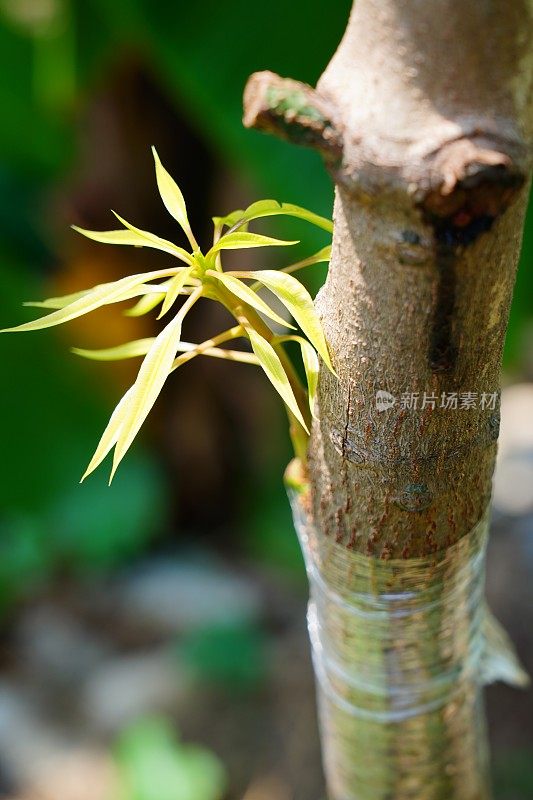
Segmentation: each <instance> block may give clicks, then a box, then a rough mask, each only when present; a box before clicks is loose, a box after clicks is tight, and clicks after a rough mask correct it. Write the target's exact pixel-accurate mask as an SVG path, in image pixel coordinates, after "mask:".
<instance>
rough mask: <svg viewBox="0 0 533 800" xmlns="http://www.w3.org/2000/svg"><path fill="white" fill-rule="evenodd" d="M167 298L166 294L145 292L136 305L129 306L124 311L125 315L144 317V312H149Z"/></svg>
mask: <svg viewBox="0 0 533 800" xmlns="http://www.w3.org/2000/svg"><path fill="white" fill-rule="evenodd" d="M164 299H165V294H164V293H163V292H162V293H156V294H145V295H144V296H143V297H141V298H140V300H138V301H137V302H136V303H135V305H134V306H132V307H131V308H128V309H127V310H126V311H124V316H125V317H142V316H143V314H148V313H149V312H150V311H152V310H153V309H154V308H155V307H156V306H158V305H159V303H162V302H163V300H164Z"/></svg>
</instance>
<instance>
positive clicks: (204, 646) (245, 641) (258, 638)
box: [179, 622, 266, 692]
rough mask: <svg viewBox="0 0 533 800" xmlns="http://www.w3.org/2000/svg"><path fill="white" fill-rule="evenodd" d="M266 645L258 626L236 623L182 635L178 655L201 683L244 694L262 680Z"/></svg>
mask: <svg viewBox="0 0 533 800" xmlns="http://www.w3.org/2000/svg"><path fill="white" fill-rule="evenodd" d="M265 645H266V642H265V639H264V635H263V633H262V631H261V630H260V629H259V628H258V627H257V626H255V625H251V624H249V623H238V622H236V623H234V624H226V625H212V626H210V627H207V628H199V629H197V630H193V631H191V632H189V633H188V634H185V635H183V636H181V637H180V641H179V654H180V657H181V659H182V660H183V662H184V663H186V664H188V665H189V666H190V667H191V668H192V670H193V671H194V674H195V675H197V676H198V677H199V678H200V679H201V680H204V681H206V682H207V683H212V684H216V685H218V686H221V687H223V688H225V689H226V690H229V691H231V692H247V691H250V690H251V689H254V688H256V687H257V686H259V685H260V684H261V682H262V680H263V679H264V677H265V670H266V661H265V658H266V646H265Z"/></svg>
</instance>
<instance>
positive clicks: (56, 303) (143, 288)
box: [22, 267, 186, 313]
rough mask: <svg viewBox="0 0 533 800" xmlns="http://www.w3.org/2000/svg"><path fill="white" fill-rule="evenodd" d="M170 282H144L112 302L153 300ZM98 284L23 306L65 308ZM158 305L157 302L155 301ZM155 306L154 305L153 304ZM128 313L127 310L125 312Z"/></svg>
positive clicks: (164, 290)
mask: <svg viewBox="0 0 533 800" xmlns="http://www.w3.org/2000/svg"><path fill="white" fill-rule="evenodd" d="M180 269H186V268H185V267H180ZM104 285H106V284H102V283H100V284H98V286H104ZM167 286H168V284H167V283H163V284H150V283H142V284H140V285H139V286H135V287H134V288H133V289H129V290H127V291H125V292H124V295H123V296H121V297H120V301H119V300H116V299H115V300H111V302H112V303H117V302H122V301H123V300H131V299H132V298H133V297H138V296H139V295H147V296H148V300H151V298H150V297H149V295H151V294H153V293H156V294H157V293H158V291H159V290H161V289H163V292H166V289H167ZM96 288H97V286H93V287H92V288H91V289H83V290H82V291H80V292H73V293H72V294H65V295H62V296H60V297H48V298H47V299H46V300H29V301H26V302H25V303H23V304H22V305H23V306H26V307H30V308H55V309H58V308H65V307H66V306H68V305H69V304H70V303H73V302H74V301H75V300H78V299H79V298H80V297H84V296H85V295H87V294H88V293H89V292H91V291H92V290H93V289H96ZM161 297H164V293H162V294H161ZM155 305H157V302H156V303H155ZM152 307H153V306H152ZM125 313H127V312H125Z"/></svg>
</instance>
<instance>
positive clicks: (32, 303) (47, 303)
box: [22, 289, 90, 308]
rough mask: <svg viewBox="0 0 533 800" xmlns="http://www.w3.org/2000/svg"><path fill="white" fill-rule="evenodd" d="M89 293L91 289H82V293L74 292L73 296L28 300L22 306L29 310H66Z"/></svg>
mask: <svg viewBox="0 0 533 800" xmlns="http://www.w3.org/2000/svg"><path fill="white" fill-rule="evenodd" d="M88 291H90V289H82V290H81V291H80V292H72V294H64V295H61V296H59V297H47V298H46V300H26V302H25V303H23V304H22V305H23V306H26V307H28V308H65V306H68V304H69V303H73V302H74V300H78V299H79V298H80V297H83V295H85V294H87V292H88Z"/></svg>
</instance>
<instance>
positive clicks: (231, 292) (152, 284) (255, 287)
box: [2, 148, 333, 482]
mask: <svg viewBox="0 0 533 800" xmlns="http://www.w3.org/2000/svg"><path fill="white" fill-rule="evenodd" d="M153 155H154V160H155V169H156V179H157V186H158V189H159V193H160V195H161V198H162V200H163V203H164V205H165V207H166V209H167V211H168V212H169V214H170V215H171V216H172V217H173V218H174V219H175V220H176V222H177V223H178V225H179V226H180V227H181V229H182V231H183V233H184V234H185V236H186V238H187V240H188V243H189V249H185V248H183V247H179V246H178V245H176V244H174V243H173V242H169V241H167V240H166V239H161V238H160V237H159V236H155V235H154V234H153V233H149V232H148V231H144V230H141V229H140V228H136V227H135V226H134V225H131V224H130V223H129V222H127V221H126V220H125V219H122V217H120V216H119V215H118V214H116V213H115V212H113V213H115V216H116V217H117V219H118V220H119V222H120V223H121V224H122V226H123V227H122V228H120V229H118V230H112V231H89V230H84V229H83V228H78V227H76V226H73V227H74V230H76V231H77V232H78V233H81V234H82V235H83V236H86V237H88V238H89V239H94V240H95V241H96V242H103V243H105V244H116V245H130V246H134V247H151V248H154V249H156V250H162V251H163V252H165V253H168V254H169V255H170V256H173V257H174V258H175V259H176V262H175V264H174V266H171V267H168V268H166V269H159V270H154V271H151V272H145V273H140V274H137V275H129V276H127V277H125V278H121V279H120V280H116V281H112V282H111V283H103V284H99V285H97V286H93V287H92V288H91V289H87V290H85V291H81V292H76V293H74V294H69V295H65V296H63V297H51V298H48V299H47V300H43V301H40V302H30V303H26V304H25V305H29V306H36V307H38V308H44V309H48V310H49V312H50V313H48V314H46V315H45V316H43V317H40V318H39V319H36V320H33V321H31V322H26V323H24V324H22V325H18V326H16V327H14V328H7V329H5V331H34V330H40V329H42V328H49V327H52V326H54V325H60V324H62V323H63V322H68V321H69V320H72V319H75V318H76V317H80V316H82V315H83V314H88V313H89V312H90V311H94V310H95V309H97V308H100V307H101V306H104V305H109V304H111V303H119V302H123V301H124V300H135V303H134V305H133V306H131V307H130V308H129V309H128V310H127V311H126V312H124V313H125V314H126V315H129V316H139V315H141V314H146V313H149V312H150V311H153V310H155V309H158V310H159V314H158V317H157V318H158V319H160V318H162V317H165V316H166V317H169V318H170V321H169V322H168V323H167V324H166V325H165V327H164V328H163V330H162V331H161V332H160V333H159V335H158V336H155V337H153V338H147V339H139V340H137V341H133V342H128V343H127V344H123V345H119V346H118V347H111V348H107V349H104V350H84V349H80V348H73V352H74V353H76V354H77V355H80V356H83V357H85V358H90V359H95V360H100V361H113V360H118V359H125V358H138V357H142V358H143V360H142V363H141V366H140V369H139V373H138V375H137V378H136V380H135V382H134V383H133V385H132V386H131V387H130V388H129V389H128V391H127V392H126V393H125V395H124V396H123V397H122V399H121V400H120V402H119V403H118V405H117V407H116V408H115V410H114V412H113V414H112V415H111V419H110V420H109V423H108V425H107V427H106V429H105V431H104V432H103V434H102V437H101V439H100V442H99V443H98V446H97V448H96V451H95V453H94V455H93V457H92V459H91V461H90V463H89V465H88V467H87V469H86V471H85V474H84V475H83V477H82V480H84V478H86V477H87V475H89V474H90V473H91V472H92V471H93V470H95V469H96V467H98V466H99V464H101V462H102V461H103V460H104V459H105V457H106V456H107V454H108V453H109V452H110V451H111V450H113V449H114V454H113V465H112V469H111V478H110V482H111V480H112V478H113V475H114V474H115V471H116V469H117V467H118V465H119V463H120V462H121V460H122V459H123V458H124V456H125V454H126V452H127V451H128V449H129V447H130V446H131V444H132V442H133V440H134V439H135V437H136V435H137V433H138V431H139V429H140V428H141V426H142V424H143V422H144V421H145V419H146V417H147V416H148V414H149V413H150V410H151V409H152V406H153V405H154V403H155V401H156V400H157V397H158V396H159V393H160V392H161V389H162V388H163V385H164V383H165V381H166V379H167V377H168V376H169V375H170V373H171V372H173V371H174V370H176V369H178V367H181V366H182V365H183V364H185V363H186V362H187V361H190V360H191V359H192V358H195V357H196V356H200V355H203V356H211V357H214V358H224V359H227V360H228V361H239V362H242V363H245V364H253V365H256V366H258V367H261V368H262V369H263V370H264V372H265V374H266V375H267V377H268V379H269V380H270V382H271V383H272V385H273V386H274V388H275V389H276V391H277V392H278V394H279V395H280V397H281V398H282V400H283V402H284V404H285V408H286V410H287V414H288V417H289V425H290V433H291V439H292V442H293V446H294V450H295V455H296V456H297V457H298V458H299V459H301V460H302V461H303V462H305V455H306V450H307V441H308V436H309V428H310V425H311V418H312V416H313V405H314V400H315V395H316V387H317V380H318V365H319V361H318V358H319V356H320V358H322V360H323V361H324V363H325V364H326V366H327V367H328V369H330V370H331V371H332V372H333V367H332V364H331V360H330V356H329V352H328V347H327V343H326V340H325V337H324V333H323V330H322V326H321V324H320V320H319V319H318V316H317V314H316V312H315V309H314V306H313V301H312V299H311V297H310V295H309V293H308V291H307V290H306V289H305V287H304V286H303V285H302V284H301V283H300V282H299V281H298V280H297V279H296V278H295V277H293V275H292V273H293V272H295V271H296V270H299V269H302V268H304V267H307V266H310V265H312V264H317V263H319V262H327V261H329V258H330V251H331V247H329V246H328V247H324V248H322V249H321V250H320V251H319V252H318V253H315V254H314V255H312V256H310V257H309V258H306V259H303V260H301V261H299V262H297V263H295V264H290V265H289V266H286V267H283V268H282V269H279V270H271V269H265V270H256V271H252V272H249V271H243V272H237V271H227V270H224V268H223V265H222V256H223V254H224V253H225V251H227V250H240V249H243V248H250V247H285V246H290V245H293V244H297V242H294V241H283V240H280V239H273V238H271V237H269V236H263V235H260V234H257V233H251V232H250V231H248V225H249V223H250V222H253V221H254V220H256V219H260V218H262V217H270V216H276V215H284V216H290V217H297V218H299V219H303V220H306V221H307V222H309V223H311V224H313V225H316V226H318V227H319V228H322V229H323V230H325V231H327V232H329V233H331V231H332V223H331V221H330V220H328V219H325V218H324V217H320V216H318V215H317V214H313V213H312V212H310V211H307V210H306V209H304V208H300V207H299V206H295V205H291V204H289V203H278V202H276V201H275V200H261V201H259V202H257V203H253V204H252V205H251V206H249V207H248V208H246V209H244V210H238V211H233V212H232V213H231V214H228V215H227V216H225V217H215V218H214V219H213V224H214V234H213V243H212V246H211V247H210V249H209V250H207V252H205V253H204V252H202V251H201V250H200V247H199V245H198V242H197V240H196V238H195V236H194V234H193V232H192V230H191V226H190V224H189V220H188V217H187V209H186V205H185V200H184V198H183V195H182V193H181V191H180V189H179V187H178V185H177V184H176V182H175V181H174V179H173V178H172V177H171V176H170V174H169V173H168V172H167V170H166V169H165V168H164V167H163V165H162V164H161V161H160V159H159V156H158V155H157V152H156V150H155V148H153ZM264 288H266V289H268V290H269V292H271V294H273V295H275V296H276V297H277V298H278V300H279V301H281V303H282V305H283V306H284V307H285V308H286V309H287V311H288V312H289V313H290V315H291V317H292V319H293V320H294V321H295V322H296V324H297V325H298V327H299V329H300V331H301V334H298V333H290V334H288V333H283V334H280V333H277V332H275V331H274V330H273V329H272V327H271V325H270V324H269V323H270V322H274V323H276V324H277V325H278V326H282V327H283V328H284V329H291V330H295V329H294V327H293V325H291V324H289V322H287V320H285V319H283V318H282V317H281V316H280V315H279V314H278V313H276V312H275V311H274V309H273V308H272V307H271V305H270V304H269V302H268V301H267V300H264V299H263V297H262V296H260V295H259V294H258V292H259V291H260V290H261V289H264ZM203 298H208V299H210V300H215V301H218V302H219V303H222V305H223V306H225V308H226V309H227V310H228V311H229V312H230V314H231V315H232V316H233V318H234V320H235V323H236V324H235V325H233V327H231V328H229V329H227V330H225V331H222V332H221V333H219V334H218V335H216V336H213V337H212V338H210V339H206V340H205V341H203V342H200V343H191V342H185V341H183V340H182V338H181V337H182V325H183V321H184V319H185V317H186V316H187V314H188V313H189V312H190V311H191V310H192V309H193V307H194V306H195V304H196V303H197V302H198V301H199V300H201V299H203ZM5 331H2V332H5ZM239 338H241V339H245V340H247V342H248V343H249V346H250V350H248V351H242V350H232V349H227V348H226V347H221V345H225V344H227V343H229V342H231V341H233V340H234V339H239ZM287 342H296V343H297V344H298V345H299V347H300V350H301V355H302V360H303V365H304V369H305V376H306V379H305V385H304V384H302V382H301V381H300V379H299V376H298V372H297V370H296V369H295V367H294V364H293V362H292V361H291V359H290V358H289V355H288V353H287V351H286V349H285V345H286V343H287Z"/></svg>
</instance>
